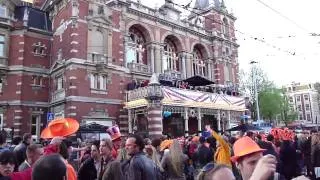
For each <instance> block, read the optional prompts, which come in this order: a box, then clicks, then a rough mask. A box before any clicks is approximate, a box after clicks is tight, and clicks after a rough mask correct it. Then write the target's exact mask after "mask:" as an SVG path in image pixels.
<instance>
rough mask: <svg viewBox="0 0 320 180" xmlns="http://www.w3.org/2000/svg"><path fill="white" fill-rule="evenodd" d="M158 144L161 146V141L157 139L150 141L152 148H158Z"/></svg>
mask: <svg viewBox="0 0 320 180" xmlns="http://www.w3.org/2000/svg"><path fill="white" fill-rule="evenodd" d="M160 144H161V139H159V138H157V139H152V141H151V145H152V146H153V147H158V146H160Z"/></svg>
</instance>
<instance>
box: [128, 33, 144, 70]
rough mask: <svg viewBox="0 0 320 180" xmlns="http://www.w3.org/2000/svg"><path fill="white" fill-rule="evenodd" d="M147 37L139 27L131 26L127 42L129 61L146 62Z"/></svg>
mask: <svg viewBox="0 0 320 180" xmlns="http://www.w3.org/2000/svg"><path fill="white" fill-rule="evenodd" d="M144 43H145V39H144V37H143V35H142V33H141V32H140V31H139V30H138V29H137V28H130V30H129V37H128V42H127V50H126V60H127V63H140V64H146V49H145V45H144Z"/></svg>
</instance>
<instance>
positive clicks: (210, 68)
mask: <svg viewBox="0 0 320 180" xmlns="http://www.w3.org/2000/svg"><path fill="white" fill-rule="evenodd" d="M207 67H208V79H209V80H212V69H213V68H212V61H211V60H210V59H208V66H207Z"/></svg>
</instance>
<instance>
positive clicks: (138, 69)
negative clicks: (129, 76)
mask: <svg viewBox="0 0 320 180" xmlns="http://www.w3.org/2000/svg"><path fill="white" fill-rule="evenodd" d="M127 65H128V68H129V69H130V71H131V72H132V73H142V74H148V75H151V73H152V72H151V67H150V66H149V65H146V64H140V63H134V62H131V63H128V64H127Z"/></svg>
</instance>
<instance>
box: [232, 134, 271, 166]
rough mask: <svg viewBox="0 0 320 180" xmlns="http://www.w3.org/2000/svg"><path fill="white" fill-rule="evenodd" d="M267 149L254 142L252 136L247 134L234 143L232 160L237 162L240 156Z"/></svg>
mask: <svg viewBox="0 0 320 180" xmlns="http://www.w3.org/2000/svg"><path fill="white" fill-rule="evenodd" d="M262 151H265V149H261V148H260V147H259V145H258V144H257V143H256V142H254V141H253V140H252V139H251V138H250V137H248V136H245V137H242V138H240V139H238V140H237V141H236V142H235V143H234V145H233V152H234V156H232V157H231V161H232V162H236V161H237V160H238V159H239V158H240V157H243V156H246V155H248V154H252V153H256V152H262Z"/></svg>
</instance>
